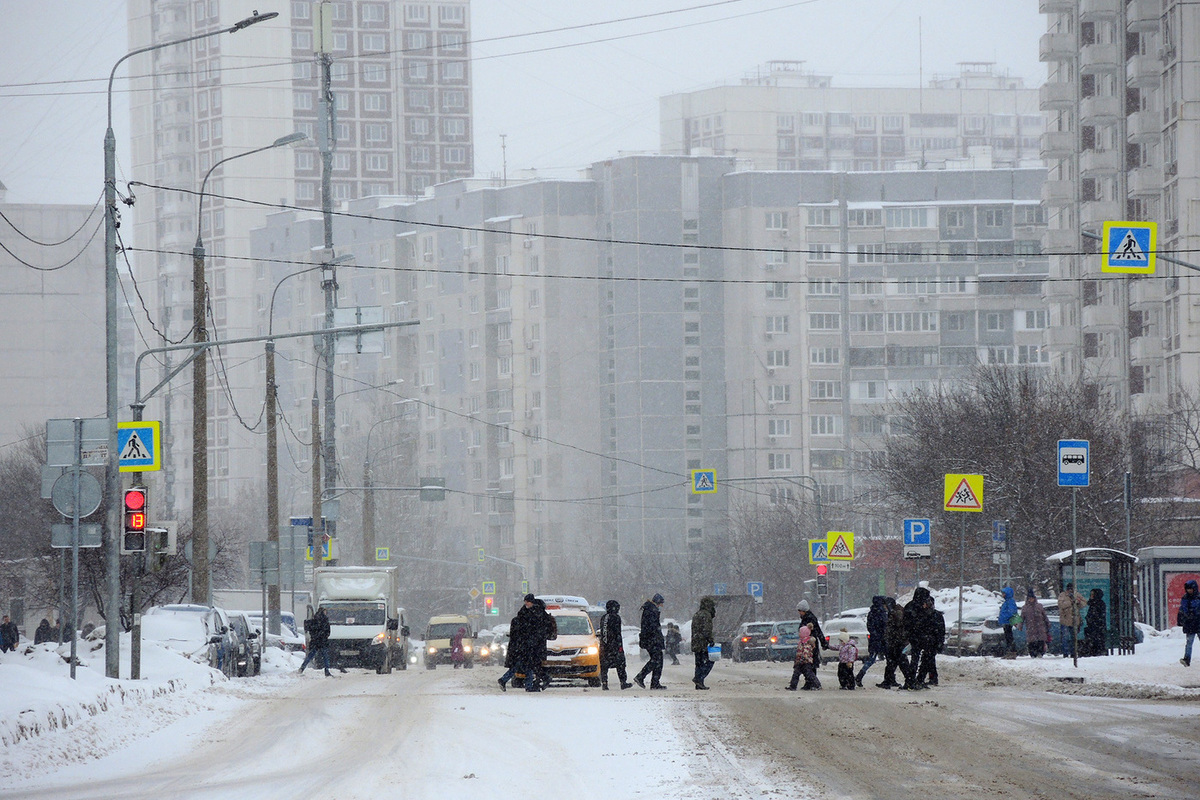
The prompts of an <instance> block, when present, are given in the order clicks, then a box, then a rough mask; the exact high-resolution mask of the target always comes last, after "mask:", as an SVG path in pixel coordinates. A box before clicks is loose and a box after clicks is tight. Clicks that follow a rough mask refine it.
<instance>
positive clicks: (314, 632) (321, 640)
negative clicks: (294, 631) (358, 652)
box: [300, 608, 333, 678]
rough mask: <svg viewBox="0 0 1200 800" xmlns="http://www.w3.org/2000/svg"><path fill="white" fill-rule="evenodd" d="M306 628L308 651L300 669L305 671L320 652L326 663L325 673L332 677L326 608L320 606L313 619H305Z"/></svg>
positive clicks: (322, 659)
mask: <svg viewBox="0 0 1200 800" xmlns="http://www.w3.org/2000/svg"><path fill="white" fill-rule="evenodd" d="M304 628H305V630H307V631H308V653H306V654H305V656H304V663H302V664H301V665H300V671H301V672H304V668H305V667H307V666H308V662H310V661H312V660H313V656H315V655H316V654H317V653H318V652H320V653H321V661H322V662H323V663H324V665H325V675H326V677H330V678H332V677H333V673H331V672H330V671H329V616H328V615H327V614H326V613H325V609H324V608H318V609H317V613H316V614H314V615H313V617H312V619H307V620H305V621H304Z"/></svg>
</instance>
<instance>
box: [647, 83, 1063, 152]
mask: <svg viewBox="0 0 1200 800" xmlns="http://www.w3.org/2000/svg"><path fill="white" fill-rule="evenodd" d="M960 67H961V69H960V72H959V74H957V75H952V76H945V77H935V78H933V79H932V80H930V81H929V84H928V85H927V86H922V87H919V88H893V87H889V88H874V87H872V88H867V87H840V86H835V85H834V84H833V79H832V78H830V77H829V76H825V75H817V74H814V73H811V72H809V71H807V70H805V68H804V65H803V62H800V61H768V62H767V63H766V65H765V66H764V67H762V68H761V69H760V70H758V71H757V72H756V73H754V74H753V75H750V76H748V77H746V78H743V79H742V81H741V82H740V83H738V84H736V85H729V86H717V87H713V88H709V89H700V90H697V91H694V92H686V93H682V94H674V95H667V96H666V97H663V98H662V99H661V100H660V113H659V120H660V122H659V125H660V134H659V137H660V142H661V145H660V150H661V152H663V153H666V154H674V155H687V154H690V155H701V154H709V155H727V156H735V157H737V158H739V159H744V160H748V161H750V162H751V163H753V164H754V166H755V168H756V169H770V170H797V169H798V170H823V169H828V170H835V171H839V172H851V171H864V170H865V171H874V170H892V169H918V168H922V169H923V168H927V167H935V168H936V167H945V166H951V167H965V166H968V165H969V164H970V163H971V162H972V161H975V163H979V162H978V158H979V157H980V154H981V153H983V152H990V154H991V156H990V157H991V160H992V163H993V164H994V165H995V166H997V167H1020V166H1038V165H1039V164H1040V162H1039V160H1038V159H1039V143H1040V137H1041V134H1042V115H1041V114H1040V113H1039V112H1038V92H1037V90H1036V89H1027V88H1025V85H1024V82H1023V81H1022V80H1021V79H1020V78H1016V77H1011V76H1008V75H1005V74H1003V73H1002V72H999V71H997V70H996V69H995V66H994V65H993V64H991V63H985V62H980V63H964V64H961V65H960ZM983 163H984V165H985V166H986V162H983Z"/></svg>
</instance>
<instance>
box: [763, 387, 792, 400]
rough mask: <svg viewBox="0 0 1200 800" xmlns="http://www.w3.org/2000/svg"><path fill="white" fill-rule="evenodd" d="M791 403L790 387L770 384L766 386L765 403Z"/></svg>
mask: <svg viewBox="0 0 1200 800" xmlns="http://www.w3.org/2000/svg"><path fill="white" fill-rule="evenodd" d="M791 401H792V387H791V385H790V384H786V383H772V384H770V385H768V386H767V402H769V403H790V402H791Z"/></svg>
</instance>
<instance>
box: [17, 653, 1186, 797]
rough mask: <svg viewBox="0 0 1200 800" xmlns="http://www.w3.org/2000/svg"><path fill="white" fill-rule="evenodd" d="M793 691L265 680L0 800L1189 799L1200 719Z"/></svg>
mask: <svg viewBox="0 0 1200 800" xmlns="http://www.w3.org/2000/svg"><path fill="white" fill-rule="evenodd" d="M635 666H636V665H635ZM789 671H790V670H788V669H787V668H785V667H784V666H782V665H767V664H744V665H732V664H729V663H727V662H722V663H721V664H720V665H719V666H718V667H717V670H716V671H715V672H714V674H713V676H712V678H711V679H710V683H711V684H712V686H713V690H712V691H710V692H707V693H698V692H695V691H693V690H692V689H691V684H690V683H689V681H688V676H689V675H690V670H689V669H688V668H686V667H684V666H680V667H668V671H667V674H666V676H665V677H664V681H665V682H667V683H668V685H669V687H670V688H669V689H668V691H667V692H664V693H662V694H659V693H655V694H653V695H651V694H650V693H649V692H647V691H644V690H640V689H637V688H634V689H630V690H628V691H626V692H619V691H615V692H600V691H598V690H584V689H581V688H562V689H559V688H555V689H553V690H551V691H550V692H547V693H544V694H541V695H526V694H525V693H521V692H513V691H510V692H508V693H507V694H501V693H500V692H499V689H498V688H497V687H496V685H495V678H496V676H497V675H498V671H497V670H495V669H476V670H472V671H459V672H455V671H450V670H438V671H436V672H426V671H424V670H409V671H407V672H400V673H397V674H394V675H392V676H377V675H374V674H362V673H352V674H349V675H342V676H338V677H337V678H335V679H326V678H323V677H320V676H319V675H305V676H303V678H300V677H297V676H295V675H292V674H277V675H273V676H270V675H269V676H265V677H262V678H256V679H252V680H249V681H237V682H230V683H228V684H223V685H221V686H219V687H216V688H214V689H211V690H207V694H210V695H211V694H212V693H216V695H217V697H216V698H215V699H213V700H212V701H211V702H209V703H208V705H207V707H204V706H203V705H202V706H201V707H200V710H199V711H197V713H193V714H191V715H189V716H186V717H182V718H178V719H170V720H168V721H167V722H165V723H163V724H161V725H159V726H153V725H150V724H149V720H150V719H151V717H153V716H154V713H155V711H154V708H153V707H149V708H146V709H144V710H143V713H144V714H145V715H146V718H147V730H148V731H150V729H151V728H156V729H154V730H153V731H152V732H148V734H147V736H146V737H144V738H142V739H140V740H138V741H136V742H135V743H133V744H131V745H123V746H122V747H121V748H120V749H115V750H113V751H111V752H108V753H107V754H106V755H104V756H103V757H101V758H100V759H99V760H85V761H82V762H81V763H77V764H73V765H68V766H65V767H64V768H61V769H57V770H55V769H53V768H49V769H48V770H47V772H46V773H45V774H42V775H38V776H31V777H30V778H29V779H28V780H26V781H22V782H17V783H11V782H10V783H7V784H6V785H4V786H3V787H2V788H0V796H3V797H28V798H55V800H61V798H64V797H70V798H79V799H80V800H86V799H87V798H148V797H149V798H157V797H163V798H165V797H171V798H228V797H238V798H239V799H240V800H258V799H259V798H278V797H307V796H318V797H328V798H335V799H336V800H357V798H364V799H365V798H372V800H374V799H375V798H380V797H411V798H428V797H434V796H439V795H442V796H444V795H451V796H453V795H456V794H469V795H485V796H495V797H505V796H517V795H519V794H522V795H528V796H550V795H553V796H564V797H572V798H600V797H605V798H616V799H619V800H624V798H651V797H654V798H659V797H672V798H684V799H686V800H693V799H694V800H700V798H705V799H706V800H707V798H714V797H719V798H760V797H774V798H797V799H799V798H838V799H839V800H840V799H841V798H882V797H886V798H889V800H907V798H914V799H915V798H921V800H938V799H939V798H966V797H974V796H986V797H989V798H1004V797H1012V798H1043V797H1044V798H1054V800H1063V799H1064V798H1088V800H1098V799H1100V798H1139V797H1164V798H1166V797H1172V798H1174V797H1183V796H1189V794H1190V792H1191V791H1192V788H1193V787H1195V786H1196V785H1197V782H1198V781H1200V759H1196V758H1195V753H1196V752H1197V748H1198V746H1200V741H1198V738H1200V726H1197V725H1196V724H1195V713H1196V710H1197V705H1196V703H1195V702H1187V701H1174V700H1168V701H1161V700H1128V699H1113V698H1107V697H1089V696H1069V695H1063V694H1059V693H1049V692H1047V691H1045V688H1046V687H1045V685H1043V684H1039V685H1037V686H1033V687H1017V686H1007V685H1002V684H1003V683H1004V682H1003V681H999V682H997V681H995V680H993V679H992V677H991V676H990V675H989V674H988V673H980V671H979V670H978V669H964V670H961V671H960V670H959V669H958V668H957V667H956V666H955V665H954V661H953V660H952V659H950V660H947V663H945V664H944V665H943V669H942V673H943V674H942V683H943V685H942V687H941V688H939V689H936V690H931V691H928V692H921V693H897V692H885V691H882V690H878V689H874V688H873V687H872V688H870V689H869V690H867V691H858V692H839V691H837V688H836V687H837V682H836V679H835V677H834V676H833V674H832V670H831V668H826V669H824V670H822V680H823V681H824V682H825V685H826V689H825V691H822V692H819V693H799V692H798V693H795V694H793V693H790V692H785V691H783V688H782V687H783V683H784V682H785V681H786V678H787V674H788V672H789ZM872 672H873V673H876V674H875V675H874V678H875V679H876V680H878V679H879V677H880V675H879V674H878V673H880V670H879V669H878V668H877V669H875V670H872ZM869 677H870V676H869ZM156 702H159V703H163V704H169V703H172V702H178V700H177V699H172V698H171V697H170V696H166V697H163V698H160V699H158V700H156ZM86 724H87V723H85V725H86ZM133 724H135V725H136V724H137V723H136V721H135V722H134V723H133ZM56 735H58V736H62V737H67V736H68V731H62V732H60V733H58V734H56ZM70 736H71V737H73V738H75V739H76V740H81V741H86V740H87V731H86V728H83V727H82V726H81V729H78V730H73V731H72V732H71V734H70ZM65 741H67V740H65Z"/></svg>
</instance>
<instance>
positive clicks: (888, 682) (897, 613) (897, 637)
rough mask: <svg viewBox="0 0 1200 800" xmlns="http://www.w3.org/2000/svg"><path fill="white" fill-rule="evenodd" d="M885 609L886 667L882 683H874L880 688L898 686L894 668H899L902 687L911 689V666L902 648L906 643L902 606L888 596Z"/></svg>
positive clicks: (906, 630) (906, 635)
mask: <svg viewBox="0 0 1200 800" xmlns="http://www.w3.org/2000/svg"><path fill="white" fill-rule="evenodd" d="M887 609H888V617H887V628H886V633H885V634H884V637H885V639H886V640H887V667H886V668H884V671H883V683H877V684H875V685H876V686H878V687H879V688H880V689H891V688H893V687H895V686H899V685H900V684H898V683H896V670H897V669H899V670H900V674H901V675H903V676H904V688H905V689H911V688H912V687H913V673H912V667H911V666H910V665H909V663H908V657H907V656H905V655H904V648H905V646H906V645H907V644H908V629H907V627H906V625H907V620H905V618H904V607H903V606H901V605H900V604H899V603H897V602H896V600H895V598H893V597H889V598H888V599H887Z"/></svg>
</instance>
